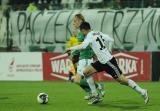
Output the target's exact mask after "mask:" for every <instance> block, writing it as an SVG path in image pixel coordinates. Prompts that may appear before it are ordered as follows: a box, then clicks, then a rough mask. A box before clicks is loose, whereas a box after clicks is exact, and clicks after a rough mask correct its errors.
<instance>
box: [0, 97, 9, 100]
mask: <svg viewBox="0 0 160 111" xmlns="http://www.w3.org/2000/svg"><path fill="white" fill-rule="evenodd" d="M4 99H9V98H8V97H0V100H4Z"/></svg>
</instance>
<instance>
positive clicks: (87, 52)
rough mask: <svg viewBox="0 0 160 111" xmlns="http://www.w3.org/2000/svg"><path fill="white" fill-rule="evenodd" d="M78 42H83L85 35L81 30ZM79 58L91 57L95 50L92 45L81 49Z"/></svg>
mask: <svg viewBox="0 0 160 111" xmlns="http://www.w3.org/2000/svg"><path fill="white" fill-rule="evenodd" d="M77 38H78V42H83V41H84V38H85V36H84V35H83V34H82V32H79V33H78V35H77ZM79 54H80V55H79V60H81V59H91V58H92V57H93V56H94V52H93V50H92V49H91V47H90V46H88V47H87V48H86V49H81V50H79Z"/></svg>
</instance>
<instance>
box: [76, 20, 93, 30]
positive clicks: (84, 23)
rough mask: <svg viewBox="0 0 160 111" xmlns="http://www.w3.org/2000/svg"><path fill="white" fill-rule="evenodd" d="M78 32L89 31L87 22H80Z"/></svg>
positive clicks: (89, 27)
mask: <svg viewBox="0 0 160 111" xmlns="http://www.w3.org/2000/svg"><path fill="white" fill-rule="evenodd" d="M79 28H80V30H82V29H84V30H90V29H91V26H90V24H89V23H88V22H82V24H81V25H80V27H79Z"/></svg>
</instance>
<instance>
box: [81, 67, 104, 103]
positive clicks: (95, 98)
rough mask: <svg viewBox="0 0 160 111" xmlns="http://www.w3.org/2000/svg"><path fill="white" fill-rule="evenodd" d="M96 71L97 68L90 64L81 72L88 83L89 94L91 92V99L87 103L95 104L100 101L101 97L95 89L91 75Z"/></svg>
mask: <svg viewBox="0 0 160 111" xmlns="http://www.w3.org/2000/svg"><path fill="white" fill-rule="evenodd" d="M96 72H97V70H96V69H95V68H94V67H93V66H92V65H88V66H87V67H86V68H85V70H84V72H83V73H84V76H85V78H86V80H87V82H88V84H89V87H90V88H91V94H92V99H91V101H90V102H89V103H88V104H96V103H98V102H100V101H102V99H101V98H100V97H99V94H98V92H97V90H96V86H95V82H94V79H93V77H92V74H94V73H96Z"/></svg>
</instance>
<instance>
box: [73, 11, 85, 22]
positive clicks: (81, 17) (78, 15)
mask: <svg viewBox="0 0 160 111" xmlns="http://www.w3.org/2000/svg"><path fill="white" fill-rule="evenodd" d="M75 17H77V18H78V19H80V20H82V22H85V19H84V16H83V15H82V14H80V13H79V14H76V15H75Z"/></svg>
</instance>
